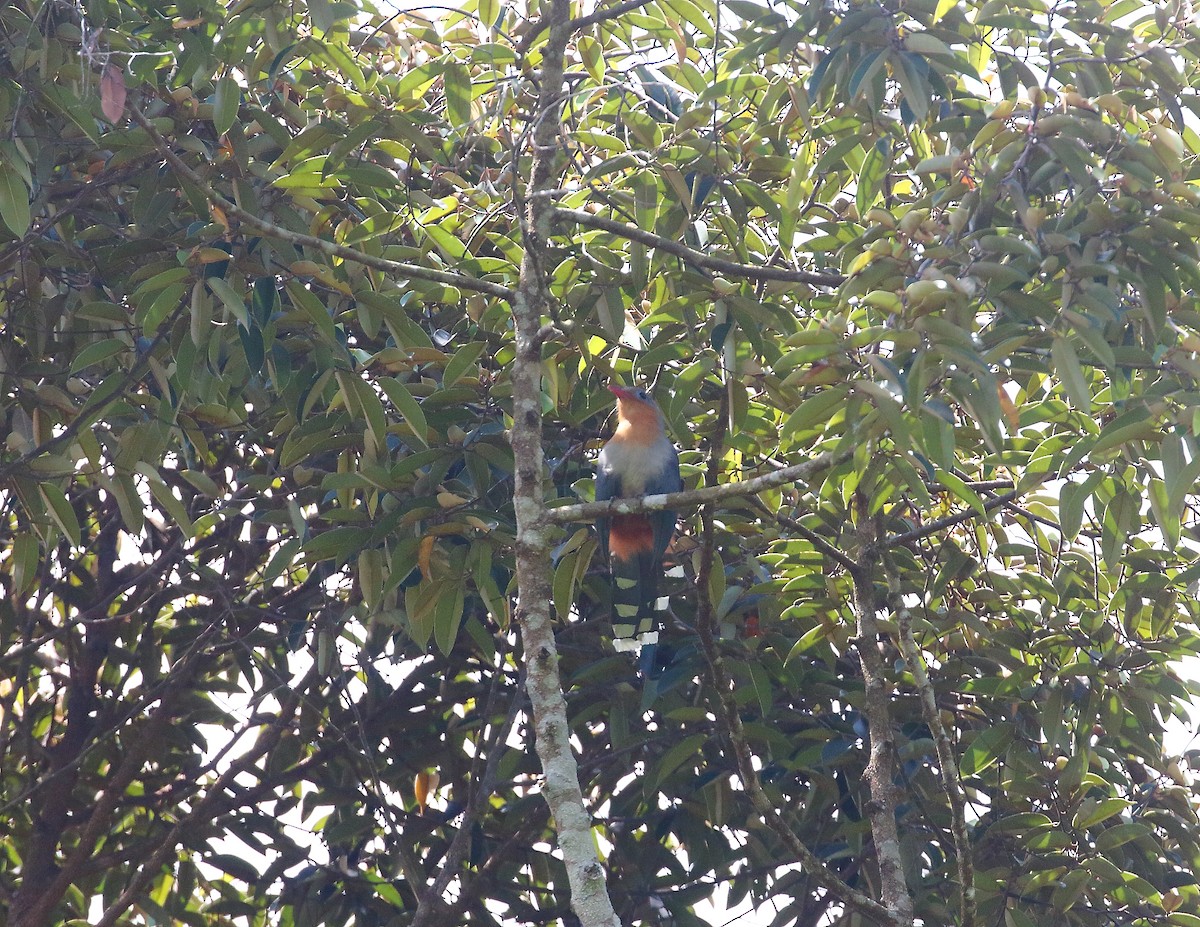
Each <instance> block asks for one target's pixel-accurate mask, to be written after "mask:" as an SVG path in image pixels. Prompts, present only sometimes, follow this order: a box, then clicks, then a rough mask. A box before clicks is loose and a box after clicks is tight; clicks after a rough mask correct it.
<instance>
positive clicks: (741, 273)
mask: <svg viewBox="0 0 1200 927" xmlns="http://www.w3.org/2000/svg"><path fill="white" fill-rule="evenodd" d="M554 214H555V215H556V216H558V217H561V218H564V219H571V220H572V221H574V222H576V223H578V224H579V225H583V226H586V227H588V228H593V229H600V230H601V231H604V232H611V233H612V234H614V235H620V236H621V237H622V238H628V239H629V240H630V241H636V242H639V243H640V244H643V245H645V246H646V247H648V248H657V249H658V250H659V251H665V252H667V253H668V254H673V255H675V256H676V257H678V258H682V259H683V260H685V261H687V262H688V263H689V264H694V265H695V266H697V267H703V268H704V269H705V270H711V271H713V272H714V273H718V274H724V275H726V276H729V277H742V278H744V279H747V280H781V281H783V282H784V283H807V284H808V285H810V286H824V287H835V286H840V285H841V284H842V283H844V282H845V280H846V278H845V276H843V275H842V274H825V273H819V272H817V271H811V270H792V269H790V268H787V267H757V266H755V265H753V264H739V263H737V262H736V261H727V260H725V259H724V258H719V257H715V256H713V255H711V254H705V253H704V252H703V251H695V250H693V249H691V248H689V247H688V246H687V245H682V244H680V243H679V242H677V241H672V240H671V239H670V238H663V237H662V236H661V235H655V234H654V233H653V232H647V231H644V230H642V229H640V228H638V227H637V226H636V225H627V224H626V223H624V222H618V221H616V220H615V219H609V218H606V217H605V216H598V215H593V214H592V213H590V212H584V211H583V210H581V209H564V208H561V207H555V209H554Z"/></svg>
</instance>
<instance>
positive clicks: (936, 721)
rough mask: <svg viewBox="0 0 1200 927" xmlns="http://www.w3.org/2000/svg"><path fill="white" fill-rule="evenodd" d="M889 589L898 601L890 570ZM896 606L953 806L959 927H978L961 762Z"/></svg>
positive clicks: (906, 616) (907, 619)
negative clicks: (976, 926) (961, 778)
mask: <svg viewBox="0 0 1200 927" xmlns="http://www.w3.org/2000/svg"><path fill="white" fill-rule="evenodd" d="M888 588H889V590H891V591H892V596H893V598H895V596H896V593H897V591H898V589H897V583H896V580H895V577H894V576H893V575H892V573H891V571H890V570H889V571H888ZM894 605H895V606H896V608H895V611H896V618H897V625H898V629H899V638H900V652H901V653H902V654H903V655H904V661H905V663H907V664H908V669H909V672H911V673H912V675H913V682H914V683H915V684H916V687H917V694H918V695H920V697H921V713H922V714H923V715H924V717H925V723H926V724H928V725H929V730H930V732H931V733H932V734H933V742H934V745H935V747H936V749H937V757H938V774H939V775H940V776H941V779H942V788H943V789H945V791H946V800H947V801H948V802H949V803H950V833H951V836H952V837H953V839H954V856H955V860H954V861H955V864H956V866H957V867H958V891H959V919H958V922H959V927H975V914H976V907H975V864H974V859H973V856H972V851H971V839H970V835H969V834H968V832H967V815H966V803H967V802H966V795H965V794H964V792H963V787H962V781H961V780H960V779H959V777H958V760H957V759H956V758H955V756H954V745H953V744H951V742H950V735H949V734H947V733H946V726H945V725H944V724H942V716H941V713H940V712H939V711H938V707H937V695H936V693H935V692H934V690H933V683H932V682H931V681H930V679H929V673H928V671H927V670H926V668H925V661H924V659H923V658H922V656H921V651H920V650H919V649H918V648H917V642H916V640H915V639H914V638H913V630H912V611H911V610H910V609H908V608H905V607H904V605H903V604H901V603H899V602H895V603H894Z"/></svg>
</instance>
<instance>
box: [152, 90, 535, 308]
mask: <svg viewBox="0 0 1200 927" xmlns="http://www.w3.org/2000/svg"><path fill="white" fill-rule="evenodd" d="M129 111H130V113H131V114H132V115H133V120H134V122H136V123H137V124H138V125H139V126H141V127H142V128H143V129H145V130H146V132H147V133H148V134H149V135H150V139H151V141H153V142H154V145H155V147H156V148H157V149H158V151H159V153H160V154H161V155H162V156H163V158H165V159H166V161H167V163H168V164H170V165H171V168H172V169H173V170H174V171H175V173H177V174H179V176H180V177H182V178H183V179H184V180H186V181H187V182H188V183H191V184H194V185H195V186H197V187H199V188H200V190H202V191H203V192H204V195H205V196H207V197H208V198H209V199H210V200H211V201H212V202H213V203H214V204H215V205H217V206H220V207H221V209H222V211H223V212H224V213H225V214H226V215H227V216H230V217H232V218H234V219H237V220H238V222H240V223H242V224H243V225H246V226H249V227H250V228H252V229H254V230H255V231H257V232H262V233H263V234H264V235H270V236H271V237H273V238H278V239H280V240H281V241H286V242H289V243H291V244H293V245H303V246H304V247H306V248H313V249H315V250H317V251H320V252H322V253H323V254H328V255H329V256H330V257H340V258H342V260H345V261H353V262H354V263H356V264H362V265H363V266H364V267H373V268H375V269H376V270H382V271H384V272H385V273H389V274H396V275H399V276H403V277H412V278H414V279H417V280H429V281H431V282H433V283H443V284H445V285H446V286H453V287H458V288H459V289H462V290H471V291H473V292H475V293H486V294H487V295H488V296H497V297H499V298H500V299H505V300H509V299H512V296H513V291H512V290H511V289H509V288H508V287H506V286H503V285H502V284H499V283H492V282H490V281H488V280H476V279H475V278H474V277H467V276H465V275H463V274H455V273H451V272H449V271H443V270H433V269H432V268H429V267H422V266H421V265H419V264H408V263H406V262H404V261H390V260H388V259H387V258H382V257H375V256H374V255H371V254H366V253H365V252H363V251H358V250H356V249H354V248H349V247H347V246H346V245H339V244H335V243H334V242H332V241H326V240H325V239H324V238H317V237H316V236H315V235H305V234H304V233H302V232H293V231H291V230H290V229H285V228H283V227H281V226H278V225H275V224H274V223H271V222H267V221H266V220H265V219H260V218H259V217H258V216H256V215H254V213H251V212H247V211H246V210H244V209H242V208H241V207H240V206H238V205H237V203H235V202H233V201H232V200H229V199H226V198H225V197H223V196H222V195H221V194H220V193H218V192H217V191H216V190H215V189H213V186H212V184H210V183H209V182H208V181H207V180H205V179H204V178H203V177H201V176H200V175H199V174H198V173H196V171H194V170H192V168H191V167H189V166H188V164H187V162H186V161H184V160H183V159H182V158H181V157H179V156H178V155H177V154H175V152H174V151H172V150H171V146H170V144H169V143H168V142H167V140H166V139H165V138H163V137H162V135H161V134H160V133H159V131H158V130H157V129H155V128H154V125H153V124H152V123H151V122H150V120H149V119H147V118H146V116H145V114H144V113H143V112H142V111H141V110H139V109H138V108H137V107H136V106H134V105H133V104H130V105H129Z"/></svg>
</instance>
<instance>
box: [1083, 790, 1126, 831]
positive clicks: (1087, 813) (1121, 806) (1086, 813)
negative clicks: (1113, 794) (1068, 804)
mask: <svg viewBox="0 0 1200 927" xmlns="http://www.w3.org/2000/svg"><path fill="white" fill-rule="evenodd" d="M1131 804H1132V802H1130V801H1129V800H1127V799H1124V798H1102V799H1100V800H1099V801H1093V800H1092V799H1090V798H1089V799H1087V800H1085V801H1084V803H1083V804H1082V805H1081V806H1080V808H1079V810H1078V811H1076V812H1075V817H1074V819H1073V820H1072V821H1071V826H1072V827H1074V828H1076V829H1077V830H1087V829H1088V828H1089V827H1095V826H1096V825H1097V824H1100V823H1102V822H1104V821H1107V820H1108V819H1109V818H1111V817H1115V816H1116V815H1118V814H1120V813H1121V812H1123V811H1125V810H1126V809H1128V808H1129V807H1130V805H1131Z"/></svg>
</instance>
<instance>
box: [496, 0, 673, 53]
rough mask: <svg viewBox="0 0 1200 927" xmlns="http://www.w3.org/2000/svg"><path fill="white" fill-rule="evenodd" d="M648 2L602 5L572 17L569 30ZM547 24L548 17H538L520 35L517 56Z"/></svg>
mask: <svg viewBox="0 0 1200 927" xmlns="http://www.w3.org/2000/svg"><path fill="white" fill-rule="evenodd" d="M649 2H650V0H624V2H623V3H617V4H614V5H613V6H609V7H604V8H603V9H599V10H596V11H595V12H593V13H589V14H588V15H587V16H580V17H578V18H576V19H572V20H571V23H570V28H571V31H572V32H578V31H579V30H581V29H587V28H589V27H591V26H594V25H596V24H597V23H602V22H606V21H607V20H610V19H616V18H617V17H618V16H624V15H625V14H626V13H629V12H631V11H633V10H636V9H639V8H640V7H643V6H645V5H646V4H648V3H649ZM549 26H550V21H549V19H548V18H546V17H543V18H541V19H539V20H538V21H537V22H536V23H534V24H533V26H532V27H531V28H530V30H529V31H528V32H526V33H525V35H523V36H522V37H521V41H520V42H519V43H518V44H517V47H516V48H515V49H513V50H514V51H515V52H516V53H517V55H518V56H520V55H524V54H525V53H526V52H528V51H529V49H531V48H532V47H533V43H534V42H536V41H537V38H538V36H540V35H541V34H542V33H543V32H545V31H546V30H547V29H548V28H549Z"/></svg>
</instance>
